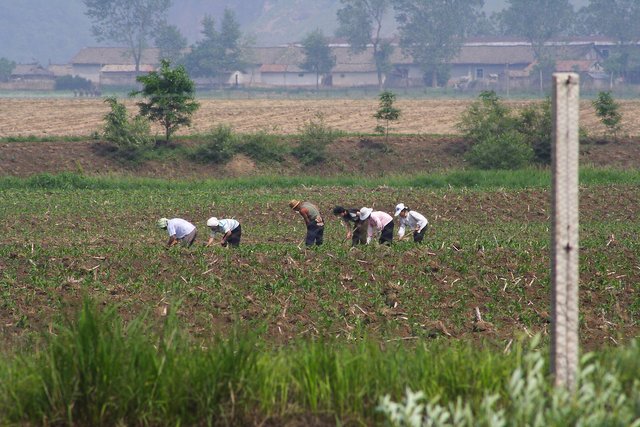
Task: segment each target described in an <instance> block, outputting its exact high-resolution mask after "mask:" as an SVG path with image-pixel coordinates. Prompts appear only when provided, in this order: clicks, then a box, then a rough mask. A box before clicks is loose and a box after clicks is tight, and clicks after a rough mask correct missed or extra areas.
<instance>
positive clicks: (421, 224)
mask: <svg viewBox="0 0 640 427" xmlns="http://www.w3.org/2000/svg"><path fill="white" fill-rule="evenodd" d="M394 216H400V227H399V228H398V238H399V239H400V240H402V239H403V238H404V231H405V228H407V227H408V228H409V229H410V230H412V231H413V241H414V242H416V243H422V240H423V239H424V232H425V231H426V230H427V224H429V221H428V220H427V218H425V217H424V215H422V214H420V213H418V212H416V211H413V210H411V209H410V208H409V207H408V206H405V205H404V203H398V205H397V206H396V211H395V213H394Z"/></svg>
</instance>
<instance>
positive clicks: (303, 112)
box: [0, 98, 640, 137]
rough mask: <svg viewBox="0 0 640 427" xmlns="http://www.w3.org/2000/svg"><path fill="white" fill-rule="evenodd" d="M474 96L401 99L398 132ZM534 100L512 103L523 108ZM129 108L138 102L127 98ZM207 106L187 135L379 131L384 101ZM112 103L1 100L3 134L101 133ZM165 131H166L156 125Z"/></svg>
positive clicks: (438, 129)
mask: <svg viewBox="0 0 640 427" xmlns="http://www.w3.org/2000/svg"><path fill="white" fill-rule="evenodd" d="M471 102H472V100H400V101H398V102H397V106H398V108H400V109H401V110H402V117H401V119H400V121H399V122H398V123H396V124H394V126H393V131H394V132H397V133H404V134H415V133H423V134H454V133H457V129H456V124H457V123H458V121H459V120H460V116H461V114H462V112H463V111H464V110H465V109H466V108H467V107H468V106H469V104H470V103H471ZM530 102H534V101H519V102H515V101H513V102H509V105H511V106H513V107H515V108H519V107H522V106H524V105H527V104H528V103H530ZM125 104H126V105H127V107H128V108H129V111H131V112H133V111H136V106H135V103H134V101H132V100H126V101H125ZM200 104H201V108H200V110H199V111H198V112H197V114H196V115H195V119H194V121H193V126H192V127H191V128H185V129H182V130H181V131H180V133H182V134H188V133H199V132H204V131H207V130H209V129H211V128H212V127H214V126H216V125H218V124H228V125H230V126H232V127H233V129H234V130H235V131H237V132H254V131H258V130H265V131H268V132H273V133H279V134H291V133H297V132H298V130H299V128H300V126H301V125H302V124H303V123H304V122H305V121H308V120H309V119H311V118H313V117H314V116H315V115H316V114H322V115H323V116H324V118H325V121H326V123H327V124H328V125H329V126H331V127H334V128H337V129H340V130H344V131H347V132H355V133H357V132H366V133H370V132H372V131H373V129H374V127H375V125H376V121H375V119H374V118H373V114H374V112H375V111H376V109H377V106H378V102H377V100H375V99H368V100H347V99H342V100H340V99H339V100H327V99H320V100H267V99H246V100H214V99H202V100H200ZM620 104H621V111H622V114H623V128H624V132H625V133H627V134H629V135H640V120H639V119H638V117H640V100H639V101H620ZM107 111H108V106H107V105H106V104H105V103H104V102H103V100H102V99H12V98H2V99H0V117H2V120H1V121H0V137H8V136H27V135H35V136H38V137H42V136H47V135H55V136H84V135H90V134H91V133H93V132H95V131H99V130H100V128H101V126H102V118H103V116H104V115H105V113H107ZM580 120H581V125H582V126H583V127H584V128H585V129H586V130H587V131H589V132H591V133H596V134H597V133H601V132H602V131H603V128H602V126H601V125H600V123H599V121H598V119H597V117H596V116H595V114H594V110H593V108H592V107H591V104H590V102H589V101H582V104H581V112H580ZM156 130H157V131H158V132H160V129H159V128H158V129H156Z"/></svg>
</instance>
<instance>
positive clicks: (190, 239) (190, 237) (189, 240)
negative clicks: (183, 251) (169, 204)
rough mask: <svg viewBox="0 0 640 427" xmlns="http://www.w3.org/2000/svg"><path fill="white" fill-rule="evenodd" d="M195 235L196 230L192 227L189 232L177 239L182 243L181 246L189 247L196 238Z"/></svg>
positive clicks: (196, 233)
mask: <svg viewBox="0 0 640 427" xmlns="http://www.w3.org/2000/svg"><path fill="white" fill-rule="evenodd" d="M197 235H198V230H197V229H195V228H194V229H193V231H192V232H191V233H189V234H187V235H186V236H184V237H183V238H182V239H179V240H180V243H181V244H182V246H186V247H188V248H190V247H191V245H193V242H194V241H195V240H196V236H197Z"/></svg>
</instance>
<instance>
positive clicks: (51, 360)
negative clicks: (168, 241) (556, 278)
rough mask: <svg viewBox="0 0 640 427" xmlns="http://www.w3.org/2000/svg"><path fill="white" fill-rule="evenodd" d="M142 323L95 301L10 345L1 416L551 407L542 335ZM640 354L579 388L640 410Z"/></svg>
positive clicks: (216, 418) (171, 419)
mask: <svg viewBox="0 0 640 427" xmlns="http://www.w3.org/2000/svg"><path fill="white" fill-rule="evenodd" d="M145 323H146V322H145V318H144V317H140V318H137V319H135V320H133V321H130V322H128V323H127V322H124V321H123V320H122V319H121V318H119V317H118V316H117V315H116V311H115V310H114V309H113V308H106V309H104V310H99V309H97V308H96V307H95V306H94V305H93V304H92V303H91V302H89V301H87V300H85V302H84V304H83V307H82V309H81V310H80V312H79V314H78V315H77V317H76V318H75V319H72V320H69V321H66V322H63V323H62V324H60V325H57V326H55V327H54V328H53V329H52V331H51V333H49V334H47V335H46V336H45V337H44V339H43V340H42V341H41V342H40V344H39V345H38V346H36V348H35V349H30V348H25V349H22V350H16V351H14V352H5V353H4V354H2V355H0V414H1V415H0V423H1V424H20V423H27V424H48V425H51V424H66V425H115V424H125V425H133V424H135V425H138V424H149V425H180V424H185V425H194V424H213V425H224V424H227V425H228V424H250V423H251V424H258V423H261V422H267V421H269V422H273V423H276V424H278V423H284V422H285V421H286V420H291V419H300V420H304V419H311V417H313V418H314V419H317V420H321V424H351V425H361V424H366V425H371V424H373V423H375V422H380V421H382V420H383V418H382V416H381V414H380V413H378V412H376V410H375V408H376V407H377V405H378V403H379V402H380V398H381V397H382V396H384V395H390V397H393V398H396V399H398V398H400V397H401V396H402V395H403V394H404V391H405V389H412V390H420V391H422V392H423V393H424V396H425V397H426V398H427V399H428V400H433V399H436V398H438V399H439V403H440V404H442V405H445V406H446V405H448V404H451V405H454V406H451V407H450V408H451V409H453V408H454V407H455V406H456V405H458V406H460V405H461V404H463V403H464V404H468V405H469V406H468V411H467V412H469V411H470V412H469V413H468V414H467V415H465V417H466V418H468V419H469V420H470V424H461V425H478V424H475V423H474V422H473V420H474V415H472V414H480V415H481V411H483V406H482V405H483V403H482V402H483V398H484V397H485V396H486V395H489V394H492V395H495V396H496V397H495V400H494V402H493V405H494V406H495V407H496V408H510V407H512V406H514V405H515V404H516V402H513V397H514V393H515V392H516V391H517V393H518V396H520V397H519V398H520V399H522V400H523V403H525V404H527V408H528V409H527V411H524V412H523V411H521V412H519V413H514V414H512V415H511V417H512V418H510V419H508V420H507V421H508V422H509V423H511V424H514V425H515V424H517V425H525V424H529V425H533V424H531V423H533V422H534V420H536V419H538V420H539V418H538V417H539V414H538V411H541V410H542V411H543V410H545V408H549V407H551V405H550V404H549V403H550V401H548V400H547V396H548V394H549V393H550V392H551V390H550V389H549V386H548V385H546V384H548V382H547V381H545V380H546V378H545V377H544V374H543V373H542V372H543V371H544V370H546V368H544V369H543V366H542V365H540V364H541V363H543V362H542V361H543V359H544V358H546V356H544V357H543V356H540V355H538V356H535V355H536V354H539V352H540V350H539V349H536V348H535V347H536V345H537V344H536V342H535V341H534V342H533V343H531V344H527V343H522V342H520V343H517V344H515V345H513V346H512V347H510V349H509V351H504V352H503V349H497V348H492V347H491V346H486V347H484V348H474V347H472V346H470V345H468V344H465V343H461V342H453V343H452V342H444V341H442V342H439V341H435V342H431V343H426V342H421V341H420V342H415V343H413V344H412V345H410V346H407V345H403V344H399V343H394V344H386V345H381V344H380V343H375V342H372V341H369V340H367V339H364V340H359V341H355V342H353V343H351V344H345V343H336V342H331V341H299V342H296V343H293V344H290V345H287V346H285V347H269V346H268V345H266V344H265V343H264V342H261V341H259V340H257V339H255V338H252V337H251V336H247V335H244V336H239V335H232V336H230V337H228V338H225V339H214V340H210V341H206V342H197V341H194V340H193V339H191V338H189V337H188V336H187V335H185V334H184V333H183V332H182V331H181V330H180V329H179V328H178V326H177V323H176V320H175V318H174V317H173V316H172V314H171V313H170V314H169V316H167V318H166V321H165V323H164V326H163V328H162V330H160V331H153V330H151V329H150V328H149V327H147V326H145ZM532 355H533V356H532ZM639 356H640V347H639V346H638V344H637V342H635V343H632V344H631V345H630V346H628V347H627V348H620V349H616V350H608V351H602V352H601V353H599V354H596V355H591V356H590V357H589V358H588V359H585V370H589V372H590V373H589V375H587V376H585V377H584V381H585V383H584V384H581V387H582V388H584V389H585V390H589V392H590V396H591V397H592V399H591V401H593V399H597V402H603V407H602V408H600V410H601V411H606V405H607V404H613V405H614V407H615V410H616V413H615V414H614V413H612V414H611V415H610V416H609V421H610V424H607V425H622V423H623V422H624V421H625V420H626V421H628V420H629V419H633V417H634V416H635V417H637V416H638V415H640V408H639V407H638V403H637V402H638V401H639V400H638V399H640V385H639V384H638V381H637V378H636V373H637V372H638V371H639V370H640V357H639ZM587 360H590V362H588V363H587ZM594 363H597V364H594ZM533 365H536V366H533ZM590 366H591V367H590ZM593 367H597V368H598V369H597V371H595V372H594V370H593V369H594V368H593ZM521 369H522V370H521ZM512 372H513V373H514V374H513V376H512V377H511V380H509V379H510V376H511V373H512ZM514 378H516V379H517V378H519V379H520V380H521V381H520V382H519V383H514V381H515V380H514ZM542 383H544V384H542ZM514 390H515V391H514ZM603 393H609V395H606V394H603ZM623 397H627V399H626V400H625V399H623ZM456 402H457V403H456ZM572 402H573V406H572V407H567V408H554V410H556V411H557V412H555V413H553V414H549V413H547V414H545V417H547V418H546V419H550V415H555V416H556V418H555V420H554V421H555V423H556V425H566V424H563V423H564V422H571V423H572V424H573V423H576V422H577V421H578V419H577V418H575V417H576V416H577V415H579V416H584V414H581V413H580V411H581V408H583V407H585V408H586V407H587V406H588V405H590V401H588V400H584V401H581V400H579V399H577V400H575V401H572ZM387 403H388V402H387ZM485 405H486V403H485ZM592 406H593V405H592ZM507 414H509V413H507ZM634 414H635V415H634ZM502 415H504V414H502ZM586 415H587V416H591V417H592V419H593V416H594V415H595V414H586ZM480 419H481V418H478V420H480ZM605 419H606V418H605ZM587 421H588V419H587ZM483 424H484V423H483ZM436 425H440V424H436ZM442 425H445V424H442ZM487 425H488V424H487Z"/></svg>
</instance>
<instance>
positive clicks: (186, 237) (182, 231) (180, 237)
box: [157, 218, 198, 248]
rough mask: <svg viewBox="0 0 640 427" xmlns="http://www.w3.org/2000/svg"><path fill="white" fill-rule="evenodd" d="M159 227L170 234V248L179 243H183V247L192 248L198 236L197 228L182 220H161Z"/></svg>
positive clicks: (168, 244)
mask: <svg viewBox="0 0 640 427" xmlns="http://www.w3.org/2000/svg"><path fill="white" fill-rule="evenodd" d="M157 225H158V227H159V228H162V229H166V230H167V232H168V233H169V241H168V242H167V247H168V248H169V247H171V246H173V245H175V244H177V243H178V242H180V243H182V246H186V247H191V245H193V242H194V241H195V240H196V235H197V234H198V231H197V230H196V226H195V225H193V224H191V223H190V222H189V221H185V220H184V219H182V218H173V219H167V218H160V219H159V220H158V222H157Z"/></svg>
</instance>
